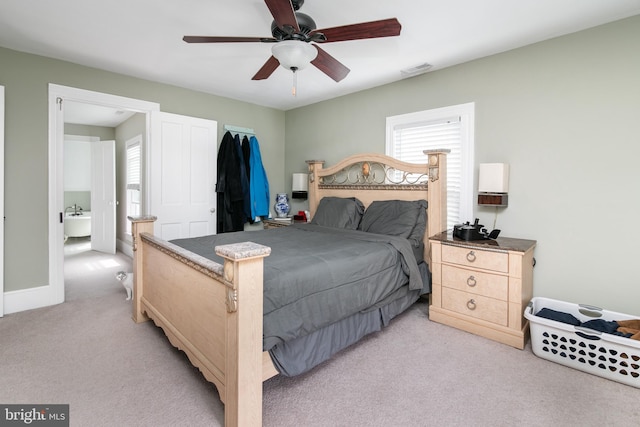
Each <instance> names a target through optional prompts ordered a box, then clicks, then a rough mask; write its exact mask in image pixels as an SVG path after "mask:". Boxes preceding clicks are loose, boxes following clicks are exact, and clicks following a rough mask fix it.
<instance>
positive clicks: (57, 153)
mask: <svg viewBox="0 0 640 427" xmlns="http://www.w3.org/2000/svg"><path fill="white" fill-rule="evenodd" d="M65 101H74V102H82V103H86V104H96V105H104V106H108V107H113V108H119V109H127V110H132V111H137V112H140V113H144V114H146V129H145V131H146V138H145V141H146V142H147V144H150V143H151V141H152V137H153V133H152V115H154V116H155V115H157V113H158V112H159V111H160V104H157V103H155V102H149V101H142V100H138V99H133V98H126V97H122V96H117V95H110V94H106V93H100V92H93V91H89V90H84V89H77V88H73V87H68V86H61V85H56V84H49V285H48V286H43V287H41V288H39V290H40V291H39V292H38V293H37V295H36V294H35V293H34V292H30V293H28V296H29V301H28V305H29V306H30V307H28V308H22V309H23V310H27V309H30V308H37V307H44V306H47V305H53V304H59V303H62V302H64V224H63V222H62V221H61V220H60V215H61V212H62V215H63V216H64V174H63V156H62V154H63V148H64V117H63V113H64V102H65ZM143 161H144V159H143ZM143 191H144V189H143ZM25 302H26V301H25Z"/></svg>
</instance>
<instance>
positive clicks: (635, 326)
mask: <svg viewBox="0 0 640 427" xmlns="http://www.w3.org/2000/svg"><path fill="white" fill-rule="evenodd" d="M536 316H538V317H544V318H545V319H549V320H555V321H556V322H561V323H567V324H569V325H573V326H582V327H583V328H589V329H593V330H595V331H600V332H604V333H607V334H613V335H619V336H622V337H625V338H631V339H633V340H639V341H640V320H635V319H634V320H618V321H615V320H612V321H608V320H602V319H595V320H589V321H587V322H580V320H578V319H577V318H576V317H575V316H573V315H572V314H569V313H564V312H562V311H557V310H552V309H550V308H543V309H541V310H540V311H538V312H537V313H536Z"/></svg>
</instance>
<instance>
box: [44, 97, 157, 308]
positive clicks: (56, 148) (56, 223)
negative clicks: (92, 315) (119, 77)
mask: <svg viewBox="0 0 640 427" xmlns="http://www.w3.org/2000/svg"><path fill="white" fill-rule="evenodd" d="M157 111H159V105H158V104H155V103H149V102H146V101H140V100H135V99H130V98H123V97H119V96H115V95H109V94H102V93H98V92H91V91H85V90H81V89H75V88H69V87H64V86H58V85H50V87H49V112H50V118H49V122H50V129H49V148H50V172H49V173H50V177H49V183H50V184H49V199H50V203H49V206H50V208H49V210H50V211H49V215H50V223H49V229H50V234H49V235H50V240H49V254H50V255H49V257H50V263H49V270H50V285H49V286H48V288H50V289H49V292H50V295H51V298H52V299H53V301H51V303H53V304H55V303H60V302H63V301H64V300H65V299H66V292H65V286H66V282H68V283H69V284H70V286H71V285H72V284H73V283H76V282H77V278H82V281H83V282H87V283H92V284H93V285H95V286H98V285H99V284H100V283H104V282H105V281H107V280H108V282H107V283H108V284H109V285H110V286H111V287H112V289H117V287H113V283H114V278H115V272H116V271H118V270H120V269H122V270H127V269H128V268H127V267H128V266H129V265H130V260H128V259H127V256H126V255H129V256H131V255H132V251H131V247H130V242H127V239H126V238H122V237H121V235H122V233H120V234H117V233H113V236H111V237H109V239H114V241H113V244H114V247H115V246H117V247H118V251H117V253H112V254H103V253H97V251H93V250H91V244H90V241H91V240H92V239H94V238H95V232H96V231H95V230H93V228H94V225H95V221H94V219H93V218H92V219H91V221H90V222H91V224H92V226H91V232H90V233H87V232H86V231H85V232H82V233H79V234H81V235H82V236H80V235H78V236H77V237H73V241H69V236H68V233H65V228H64V223H65V221H64V219H65V212H67V211H68V208H69V206H72V207H74V208H75V209H74V212H75V213H78V212H82V211H89V212H91V216H92V217H93V216H94V215H98V214H99V212H96V211H99V210H100V208H99V207H98V206H97V205H98V203H97V202H96V201H95V200H96V199H95V197H93V196H92V193H93V191H94V188H93V187H92V188H90V189H89V191H88V192H87V191H85V192H86V193H89V194H88V195H87V194H80V195H78V194H70V192H68V191H65V190H66V189H65V173H66V172H68V170H69V168H71V170H73V171H76V169H77V163H76V162H74V164H72V165H69V164H65V134H66V135H76V137H77V136H78V135H79V136H80V137H84V138H88V139H91V138H94V139H95V138H97V139H98V140H99V142H102V141H104V140H113V141H115V144H116V146H117V145H118V143H119V141H118V140H124V139H127V138H128V137H127V135H129V134H132V133H136V132H137V133H138V134H139V135H140V137H141V140H142V141H143V143H142V146H143V147H144V144H145V142H146V141H148V140H149V137H150V135H151V115H152V113H153V112H157ZM123 135H124V136H123ZM91 143H92V144H93V143H94V142H91ZM120 145H123V146H124V143H122V144H120ZM115 151H116V153H115V158H116V159H117V158H119V157H121V158H123V156H122V155H119V154H118V149H117V148H115ZM120 154H121V153H120ZM140 160H141V163H142V164H144V163H145V160H144V158H141V159H140ZM117 163H118V162H117V160H116V167H115V169H116V170H117V171H119V170H121V168H122V165H117ZM116 173H118V172H116ZM114 182H115V180H114ZM102 183H104V182H102ZM114 186H115V187H116V188H114V189H113V190H114V192H113V196H110V199H109V200H106V201H105V202H104V203H106V204H111V205H112V206H114V207H116V206H117V207H122V206H123V205H122V204H120V205H118V201H119V199H121V198H122V197H124V195H123V194H118V193H119V192H118V189H117V186H116V185H115V183H114ZM107 187H108V186H107ZM84 190H86V186H85V188H84ZM120 193H122V191H121V192H120ZM75 196H80V197H81V199H80V200H84V201H83V202H81V203H84V205H85V206H87V207H85V206H83V205H82V204H80V203H78V202H77V200H78V199H74V200H75V201H73V200H72V199H73V198H74V197H75ZM82 197H84V199H82ZM143 200H144V197H143ZM78 207H80V208H82V211H80V210H79V209H78ZM103 209H104V208H103ZM116 211H117V217H118V218H117V220H116V223H117V224H118V225H117V227H118V228H122V227H124V225H123V224H124V221H125V220H126V212H123V211H122V210H121V209H116ZM67 213H68V212H67ZM79 216H80V215H78V217H79ZM123 218H124V219H123ZM100 237H101V238H103V237H104V236H100ZM118 237H120V238H118ZM65 241H66V242H68V243H69V245H67V246H66V243H65ZM65 249H66V250H65ZM107 252H109V251H107ZM113 252H116V251H115V250H114V251H113ZM67 260H69V262H70V264H68V265H67V264H66V263H67ZM71 260H73V263H71ZM66 273H69V274H68V275H67V274H66ZM87 275H90V276H91V277H92V279H91V280H87ZM67 276H68V277H67ZM94 279H95V280H94ZM93 291H97V292H98V294H99V292H101V290H100V289H93ZM119 291H122V288H120V289H119ZM87 292H91V290H90V289H89V288H87V289H84V290H83V291H80V292H78V289H76V290H75V291H74V292H73V293H72V295H73V298H74V299H75V298H77V297H78V296H79V295H80V296H82V295H90V294H87ZM70 295H71V294H70ZM94 295H95V293H94ZM67 296H69V295H67Z"/></svg>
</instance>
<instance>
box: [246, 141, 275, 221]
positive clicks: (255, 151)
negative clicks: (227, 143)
mask: <svg viewBox="0 0 640 427" xmlns="http://www.w3.org/2000/svg"><path fill="white" fill-rule="evenodd" d="M249 148H250V154H249V165H250V168H251V170H250V176H249V186H250V187H251V217H252V218H253V219H254V220H256V219H257V217H263V218H269V203H270V196H269V180H268V179H267V172H266V171H265V170H264V166H263V165H262V156H261V155H260V145H259V144H258V139H257V138H256V137H255V136H252V137H251V138H250V139H249Z"/></svg>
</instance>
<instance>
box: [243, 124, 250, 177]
mask: <svg viewBox="0 0 640 427" xmlns="http://www.w3.org/2000/svg"><path fill="white" fill-rule="evenodd" d="M242 155H243V156H244V167H245V168H246V169H247V179H248V180H251V163H250V162H251V160H250V157H251V146H250V144H249V138H247V135H245V136H243V137H242Z"/></svg>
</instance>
